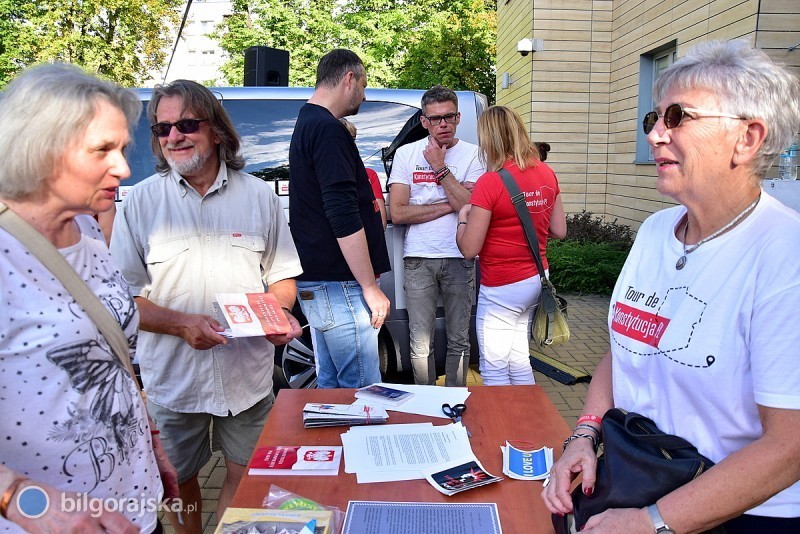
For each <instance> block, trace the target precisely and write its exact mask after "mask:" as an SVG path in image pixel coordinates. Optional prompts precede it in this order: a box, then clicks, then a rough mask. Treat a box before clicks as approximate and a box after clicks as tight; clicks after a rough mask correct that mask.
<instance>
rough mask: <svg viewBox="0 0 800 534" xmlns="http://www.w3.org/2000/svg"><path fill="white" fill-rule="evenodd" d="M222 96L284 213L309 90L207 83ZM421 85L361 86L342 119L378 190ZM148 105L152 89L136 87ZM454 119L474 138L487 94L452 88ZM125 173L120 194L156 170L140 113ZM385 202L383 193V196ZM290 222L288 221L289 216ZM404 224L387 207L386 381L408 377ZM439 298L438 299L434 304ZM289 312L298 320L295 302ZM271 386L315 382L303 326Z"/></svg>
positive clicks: (439, 330) (416, 112)
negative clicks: (352, 128)
mask: <svg viewBox="0 0 800 534" xmlns="http://www.w3.org/2000/svg"><path fill="white" fill-rule="evenodd" d="M212 91H213V92H214V93H215V94H216V95H217V96H218V97H219V99H220V100H221V101H222V104H223V106H224V107H225V109H226V110H227V111H228V114H229V115H230V117H231V120H232V121H233V125H234V126H235V128H236V130H237V131H238V132H239V135H240V136H241V138H242V152H243V155H244V157H245V161H246V162H247V165H246V167H245V169H244V170H245V172H248V173H250V174H253V175H256V176H259V177H261V178H263V179H264V180H267V181H270V182H272V183H273V184H274V187H275V192H276V193H277V194H278V196H279V197H281V200H282V202H283V206H284V209H285V212H286V216H287V217H288V214H289V210H288V204H289V141H290V140H291V137H292V132H293V131H294V124H295V121H296V120H297V114H298V112H299V111H300V108H301V107H302V106H303V104H304V103H305V102H306V101H307V100H308V99H309V98H310V97H311V94H312V93H313V89H311V88H301V87H228V88H212ZM423 92H424V91H422V90H414V89H369V88H368V89H367V90H366V102H364V103H362V104H361V108H360V110H359V112H358V114H357V115H354V116H352V117H347V119H348V120H349V121H351V122H352V123H353V124H355V125H356V127H357V128H358V140H357V142H356V144H357V145H358V148H359V151H360V153H361V158H362V160H363V161H364V165H365V166H366V167H369V168H372V169H374V170H375V171H376V172H377V173H378V176H379V177H380V179H381V183H382V184H383V188H384V191H385V190H386V179H387V177H388V174H389V173H390V172H391V164H392V159H393V156H394V152H395V151H396V150H397V148H398V147H400V146H402V145H404V144H406V143H410V142H413V141H416V140H418V139H422V138H423V137H425V136H426V135H427V132H426V130H425V129H423V128H422V126H421V125H420V124H419V116H420V114H421V110H420V108H419V106H420V99H421V98H422V94H423ZM138 93H139V95H140V98H141V99H142V101H143V103H144V104H145V106H146V104H147V101H148V100H149V99H150V95H151V91H150V90H147V89H141V90H138ZM456 94H457V95H458V99H459V105H458V107H459V111H460V112H461V123H460V125H459V127H458V137H459V138H460V139H463V140H465V141H468V142H470V143H475V144H477V142H478V139H477V119H478V116H479V115H480V114H481V113H482V112H483V110H484V109H485V108H486V107H487V105H488V104H487V100H486V97H485V96H483V95H482V94H479V93H474V92H470V91H457V92H456ZM129 163H130V166H131V179H130V180H128V181H126V182H125V184H124V185H123V186H122V187H120V193H119V195H120V198H122V197H123V196H124V195H125V193H126V191H127V190H128V189H129V188H130V186H132V185H133V184H135V183H136V182H139V181H141V180H143V179H145V178H146V177H148V176H150V175H152V174H153V173H154V172H155V160H154V158H153V155H152V152H151V148H150V128H149V125H148V124H147V117H146V116H144V114H143V115H142V119H141V122H140V124H139V126H138V128H137V129H136V132H135V136H134V144H133V147H132V149H131V150H130V153H129ZM387 206H388V199H387ZM289 224H291V221H289ZM404 236H405V225H394V224H392V222H391V213H389V225H388V228H387V229H386V244H387V247H388V249H389V256H390V260H391V265H392V270H391V271H389V272H388V273H384V274H383V276H381V289H382V290H383V291H384V293H386V296H387V297H388V298H389V300H390V301H391V302H392V308H391V313H390V316H389V320H388V321H387V322H386V323H385V324H384V325H383V327H382V328H381V331H380V333H379V352H380V359H381V371H382V372H383V373H384V375H386V376H387V377H388V378H389V379H392V380H402V379H403V378H410V376H411V374H410V370H411V361H410V355H409V333H408V313H407V312H406V305H405V293H404V292H403V273H402V269H403V238H404ZM440 304H441V303H440ZM294 312H295V314H296V315H297V316H298V319H299V320H300V321H301V324H305V323H304V322H303V321H304V320H305V318H304V317H303V316H302V313H301V312H300V309H299V307H295V310H294ZM470 332H471V333H470V337H471V343H472V361H477V359H478V350H477V340H476V339H475V314H474V308H473V314H472V327H471V329H470ZM434 350H435V355H436V364H437V370H440V371H441V370H443V369H444V360H445V354H446V338H445V322H444V311H443V309H442V308H441V306H440V307H439V309H438V311H437V319H436V333H435V339H434ZM275 383H276V387H278V388H280V387H292V388H308V387H315V386H316V372H315V364H314V353H313V349H312V347H311V337H310V335H309V334H308V329H305V330H304V336H303V338H301V339H297V340H294V341H293V342H292V343H290V344H289V345H287V346H286V347H283V348H278V350H276V351H275Z"/></svg>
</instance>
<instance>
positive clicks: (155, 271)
mask: <svg viewBox="0 0 800 534" xmlns="http://www.w3.org/2000/svg"><path fill="white" fill-rule="evenodd" d="M145 263H146V264H147V270H148V272H149V274H150V280H153V281H154V282H153V283H152V284H151V285H150V287H151V290H150V292H149V293H148V295H147V298H148V300H151V301H153V302H154V303H155V304H158V305H161V306H163V305H166V304H169V303H172V302H173V301H174V300H175V299H176V298H177V297H179V296H181V295H184V294H186V293H188V292H189V289H190V286H191V284H190V282H189V281H188V279H189V278H191V276H189V273H191V271H190V264H191V254H190V253H189V241H188V240H187V239H173V240H170V241H163V242H160V243H151V244H150V247H149V248H148V249H147V250H146V251H145Z"/></svg>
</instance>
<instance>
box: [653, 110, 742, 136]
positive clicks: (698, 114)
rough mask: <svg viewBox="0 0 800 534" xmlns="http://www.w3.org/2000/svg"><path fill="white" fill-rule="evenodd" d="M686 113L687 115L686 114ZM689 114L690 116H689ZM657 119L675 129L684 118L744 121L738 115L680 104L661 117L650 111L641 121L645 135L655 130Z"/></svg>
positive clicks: (666, 111) (665, 111)
mask: <svg viewBox="0 0 800 534" xmlns="http://www.w3.org/2000/svg"><path fill="white" fill-rule="evenodd" d="M687 112H688V113H687ZM689 113H691V115H690V114H689ZM658 117H664V126H666V127H667V128H677V127H678V126H680V125H681V123H682V122H683V119H684V118H685V117H689V118H690V119H705V118H707V117H724V118H726V119H739V120H744V117H739V116H738V115H731V114H730V113H720V112H718V111H708V110H704V109H696V108H685V107H683V106H681V105H680V104H670V105H669V106H667V109H665V110H664V114H663V115H659V114H658V113H657V112H655V111H651V112H650V113H648V114H647V115H645V116H644V120H642V129H643V130H644V133H645V134H649V133H650V132H652V131H653V128H655V126H656V123H657V122H658Z"/></svg>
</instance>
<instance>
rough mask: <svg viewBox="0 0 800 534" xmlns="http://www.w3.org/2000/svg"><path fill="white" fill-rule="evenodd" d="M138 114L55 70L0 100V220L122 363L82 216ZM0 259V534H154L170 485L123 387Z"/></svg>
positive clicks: (122, 166) (93, 82) (103, 90)
mask: <svg viewBox="0 0 800 534" xmlns="http://www.w3.org/2000/svg"><path fill="white" fill-rule="evenodd" d="M140 113H141V102H140V101H139V99H138V97H137V96H136V94H135V93H133V92H132V91H130V90H126V89H121V88H119V87H117V86H116V85H114V84H112V83H110V82H106V81H101V80H99V79H97V78H94V77H92V76H89V75H87V74H85V73H83V72H82V71H81V70H79V69H78V68H76V67H71V66H67V65H62V64H55V65H43V66H39V67H34V68H32V69H29V70H27V71H25V72H23V73H22V74H21V75H20V76H19V77H18V78H17V79H15V80H14V81H12V82H11V83H10V84H9V85H8V86H7V87H6V88H5V91H4V93H3V95H2V100H0V156H1V157H0V201H2V202H3V203H4V204H5V205H6V206H8V210H9V211H7V212H6V213H5V214H4V215H3V217H4V218H6V219H7V218H8V217H13V215H14V214H16V215H17V216H18V217H19V218H20V219H22V220H23V221H24V222H26V223H28V224H29V225H30V226H31V227H33V228H34V229H35V230H36V231H38V232H39V233H40V234H41V235H42V236H44V237H45V239H47V240H48V241H49V242H50V243H52V244H53V245H54V246H55V247H56V248H57V249H58V251H59V252H60V253H61V254H62V256H63V257H64V259H66V261H67V263H69V264H70V265H71V266H72V267H73V268H74V269H75V271H76V272H77V273H78V275H79V276H80V277H81V278H82V279H83V280H84V281H85V282H86V284H87V285H88V286H89V288H90V289H91V290H92V292H93V293H95V295H97V296H98V297H99V299H100V300H101V302H102V303H103V304H104V305H105V306H106V307H107V308H108V311H109V312H111V314H112V316H113V317H114V318H115V319H116V320H117V321H118V322H119V324H120V326H121V327H122V329H123V331H124V332H125V335H126V336H127V338H128V341H129V345H130V349H131V352H133V351H134V350H135V347H136V335H137V328H138V324H139V316H138V314H137V311H136V307H135V305H134V302H133V299H132V298H131V295H130V292H129V290H128V285H127V284H126V282H125V280H124V279H123V278H122V275H121V274H120V271H119V269H118V268H117V267H116V265H115V264H114V262H113V261H112V259H111V256H110V254H109V252H108V248H107V246H106V242H105V239H104V237H103V233H102V232H101V230H100V227H99V226H98V224H97V222H96V221H95V220H94V218H93V217H92V216H93V215H96V214H97V213H100V212H103V211H106V210H109V209H111V208H112V207H113V205H114V199H115V197H116V191H117V188H118V187H119V184H120V181H121V180H124V179H125V178H127V177H128V176H129V174H130V170H129V168H128V164H127V162H126V160H125V154H124V151H125V148H126V147H127V146H128V145H129V144H130V142H131V136H130V128H131V127H132V125H135V124H136V123H137V121H138V118H139V114H140ZM3 208H4V207H3ZM11 212H13V213H11ZM0 248H2V254H0V288H2V292H0V413H2V414H3V417H2V418H0V436H2V440H3V446H2V448H0V530H4V531H10V532H20V531H23V530H24V531H28V532H75V531H80V532H95V531H97V532H103V531H105V532H143V533H150V532H160V529H161V526H160V524H159V523H158V519H157V516H156V511H157V507H158V505H159V503H160V501H161V499H162V497H164V496H166V497H172V496H176V495H177V478H176V474H175V470H174V468H173V467H172V465H171V464H170V463H169V460H168V459H167V458H166V455H165V454H164V453H163V450H162V449H161V447H160V443H159V440H158V438H157V436H156V435H155V434H154V432H155V430H154V429H151V426H150V424H149V422H148V417H147V411H146V408H145V406H144V403H143V402H142V398H141V397H140V395H139V392H138V387H137V385H136V384H135V382H134V379H133V377H131V376H130V374H129V373H128V372H127V371H126V368H125V367H124V365H123V364H122V363H121V362H120V361H119V359H118V358H117V356H116V355H115V354H114V351H113V350H112V349H111V347H110V346H109V344H108V342H107V341H106V339H105V338H104V337H103V335H102V334H100V332H99V331H98V329H97V327H96V325H95V324H94V322H93V321H92V320H91V318H89V316H88V315H87V314H86V312H85V311H84V309H83V308H82V307H81V306H80V305H78V304H77V303H76V302H75V299H74V298H73V297H72V295H71V294H70V293H69V292H68V291H67V290H66V289H65V288H64V286H63V285H62V284H61V283H60V282H59V281H58V280H57V279H56V278H55V276H53V274H52V273H50V272H49V271H48V270H47V269H46V268H45V267H44V266H43V265H42V264H41V263H40V262H39V261H38V260H37V259H36V258H35V257H34V256H33V255H32V254H30V253H29V251H28V250H27V248H26V247H25V246H24V245H22V243H20V242H19V241H18V240H17V239H16V238H15V237H14V236H13V235H11V234H9V233H8V232H7V231H6V230H3V229H0ZM159 473H160V475H159ZM162 482H163V486H164V488H162ZM165 490H166V491H165Z"/></svg>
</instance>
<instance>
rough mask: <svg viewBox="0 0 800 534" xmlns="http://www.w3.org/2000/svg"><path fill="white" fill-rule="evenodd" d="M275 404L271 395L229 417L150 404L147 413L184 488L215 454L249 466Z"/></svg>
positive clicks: (149, 402) (273, 396)
mask: <svg viewBox="0 0 800 534" xmlns="http://www.w3.org/2000/svg"><path fill="white" fill-rule="evenodd" d="M274 402H275V395H274V394H273V393H272V392H270V394H269V395H267V396H266V397H265V398H264V399H262V400H260V401H259V402H257V403H256V404H255V405H253V406H252V407H250V408H248V409H247V410H245V411H243V412H242V413H240V414H238V415H236V416H232V415H229V416H227V417H218V416H215V415H211V414H207V413H180V412H173V411H172V410H170V409H168V408H165V407H163V406H160V405H158V404H155V403H153V402H151V401H149V400H148V401H147V410H148V412H150V417H152V418H153V421H155V424H156V428H157V429H158V430H159V436H158V437H159V438H161V443H162V444H163V445H164V450H165V451H166V453H167V457H169V459H170V460H171V461H172V463H173V465H174V466H175V469H177V470H178V483H179V484H183V483H184V482H186V481H188V480H190V479H192V478H193V477H195V476H196V475H197V473H199V472H200V470H201V469H202V468H203V466H204V465H206V464H207V463H208V460H209V459H211V451H218V450H222V454H224V455H225V459H226V460H228V461H230V462H233V463H235V464H239V465H247V462H248V461H249V460H250V455H251V454H252V453H253V448H254V447H255V445H256V442H257V441H258V437H259V436H260V435H261V430H262V428H264V423H265V422H266V420H267V415H268V414H269V411H270V410H271V409H272V405H273V403H274ZM209 429H211V433H212V436H211V437H209Z"/></svg>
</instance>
